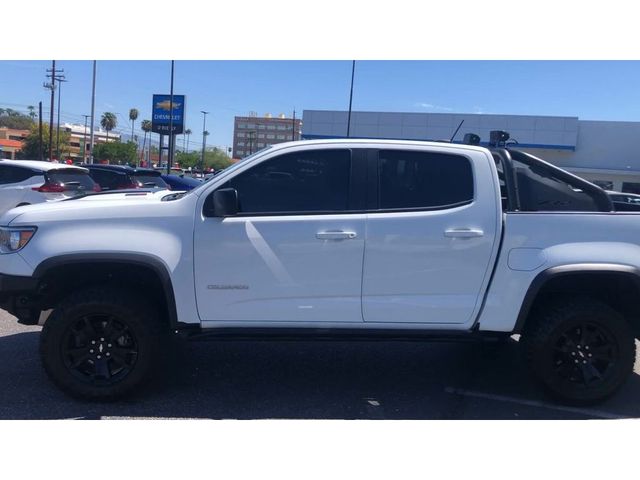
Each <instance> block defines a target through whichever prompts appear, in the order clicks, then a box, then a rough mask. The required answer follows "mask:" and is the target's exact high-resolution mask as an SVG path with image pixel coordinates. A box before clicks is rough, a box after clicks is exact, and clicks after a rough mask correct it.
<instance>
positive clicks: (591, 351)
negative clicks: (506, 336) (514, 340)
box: [523, 298, 635, 405]
mask: <svg viewBox="0 0 640 480" xmlns="http://www.w3.org/2000/svg"><path fill="white" fill-rule="evenodd" d="M523 344H524V348H525V352H526V357H527V362H528V364H529V367H530V369H531V371H532V372H533V374H534V375H535V376H536V377H537V378H538V379H539V380H540V381H541V382H542V383H543V384H544V386H545V387H546V388H547V390H548V391H549V392H550V393H551V394H552V395H553V396H555V397H556V398H558V399H560V400H562V401H565V402H568V403H573V404H583V405H584V404H591V403H596V402H599V401H602V400H604V399H605V398H607V397H609V396H610V395H612V394H613V393H614V392H615V391H616V390H618V389H619V388H620V387H621V386H622V384H623V383H624V382H625V381H626V380H627V378H628V377H629V375H630V374H631V372H632V371H633V365H634V362H635V338H634V335H633V331H632V330H631V327H630V325H629V324H628V322H627V321H626V320H625V319H624V317H623V316H622V315H621V314H620V313H619V312H617V311H616V310H614V309H612V308H611V307H609V306H608V305H606V304H604V303H602V302H599V301H596V300H592V299H590V298H568V299H564V300H561V301H554V302H551V303H550V304H548V305H545V306H544V307H541V308H538V309H537V310H536V311H535V312H534V313H533V314H532V317H531V318H530V319H529V321H528V322H527V326H526V327H525V331H524V333H523Z"/></svg>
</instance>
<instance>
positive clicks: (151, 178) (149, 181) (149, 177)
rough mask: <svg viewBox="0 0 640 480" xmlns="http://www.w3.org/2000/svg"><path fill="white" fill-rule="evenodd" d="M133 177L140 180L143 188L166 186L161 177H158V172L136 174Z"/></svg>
mask: <svg viewBox="0 0 640 480" xmlns="http://www.w3.org/2000/svg"><path fill="white" fill-rule="evenodd" d="M134 178H135V179H136V180H137V181H138V182H140V183H141V184H142V186H143V187H144V188H156V187H159V188H167V184H166V182H165V181H164V180H163V179H162V177H160V174H157V175H153V174H136V175H134Z"/></svg>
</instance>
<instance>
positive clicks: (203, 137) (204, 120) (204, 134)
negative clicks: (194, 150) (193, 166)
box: [200, 110, 209, 172]
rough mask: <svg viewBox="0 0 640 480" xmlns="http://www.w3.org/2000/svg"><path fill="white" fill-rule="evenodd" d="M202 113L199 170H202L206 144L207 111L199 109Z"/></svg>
mask: <svg viewBox="0 0 640 480" xmlns="http://www.w3.org/2000/svg"><path fill="white" fill-rule="evenodd" d="M200 113H201V114H202V157H201V159H200V171H201V172H202V171H203V170H204V151H205V149H206V146H207V115H208V113H209V112H205V111H204V110H200Z"/></svg>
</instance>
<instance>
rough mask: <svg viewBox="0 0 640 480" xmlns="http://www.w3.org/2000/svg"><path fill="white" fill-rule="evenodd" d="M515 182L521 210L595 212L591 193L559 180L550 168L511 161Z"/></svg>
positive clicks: (594, 199) (596, 205) (578, 186)
mask: <svg viewBox="0 0 640 480" xmlns="http://www.w3.org/2000/svg"><path fill="white" fill-rule="evenodd" d="M513 169H514V172H515V175H516V181H517V183H518V193H519V198H520V210H522V211H523V212H545V211H547V212H552V211H565V212H597V211H598V210H599V209H598V204H597V202H596V198H595V196H594V195H593V194H592V193H587V192H584V191H582V190H581V189H580V185H578V183H575V184H572V183H569V182H567V181H565V180H561V179H560V178H557V177H556V176H554V175H553V173H552V172H550V171H549V170H547V169H545V168H543V167H541V166H537V165H532V166H530V165H526V164H524V163H523V162H520V161H518V160H515V159H514V160H513Z"/></svg>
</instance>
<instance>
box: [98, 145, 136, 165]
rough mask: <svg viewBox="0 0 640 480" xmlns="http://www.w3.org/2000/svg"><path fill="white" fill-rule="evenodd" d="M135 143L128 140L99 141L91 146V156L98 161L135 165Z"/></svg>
mask: <svg viewBox="0 0 640 480" xmlns="http://www.w3.org/2000/svg"><path fill="white" fill-rule="evenodd" d="M136 153H137V149H136V144H135V142H132V141H129V142H127V143H122V142H108V143H99V144H98V145H96V146H95V147H93V157H94V158H95V159H96V160H98V161H104V160H107V161H108V162H109V163H111V164H118V165H135V163H136Z"/></svg>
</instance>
